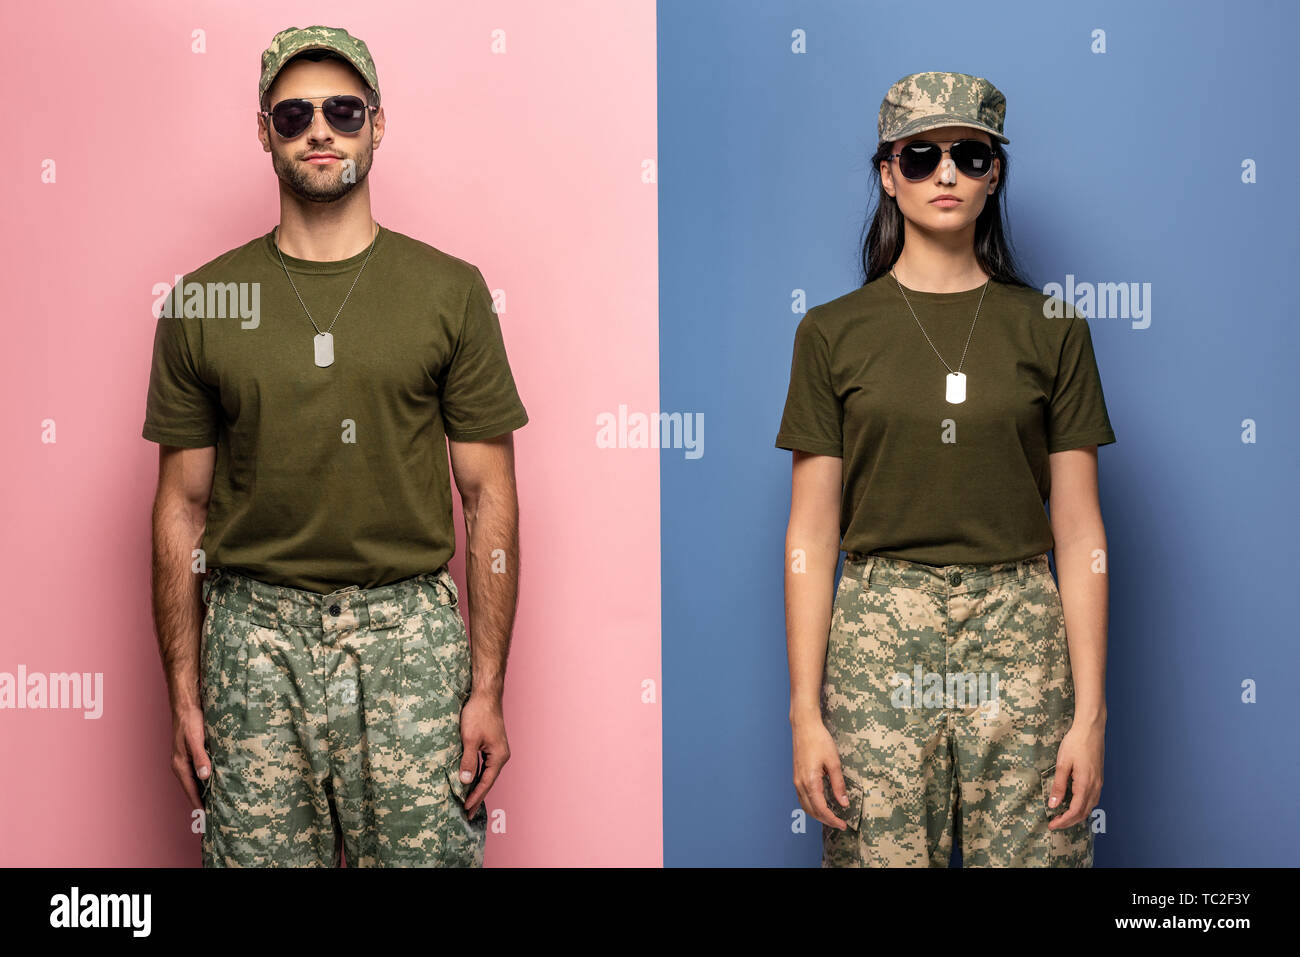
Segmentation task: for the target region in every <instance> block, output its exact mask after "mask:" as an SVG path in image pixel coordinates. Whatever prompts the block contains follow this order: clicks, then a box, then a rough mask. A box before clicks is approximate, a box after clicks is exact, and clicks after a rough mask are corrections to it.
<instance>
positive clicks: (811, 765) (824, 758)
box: [794, 719, 849, 831]
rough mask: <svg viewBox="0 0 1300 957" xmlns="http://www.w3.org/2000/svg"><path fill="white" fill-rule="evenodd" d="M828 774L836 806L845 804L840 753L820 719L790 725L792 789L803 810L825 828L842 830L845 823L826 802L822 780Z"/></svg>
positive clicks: (846, 795) (847, 796)
mask: <svg viewBox="0 0 1300 957" xmlns="http://www.w3.org/2000/svg"><path fill="white" fill-rule="evenodd" d="M826 775H830V779H831V790H832V792H833V793H834V794H835V798H836V800H838V801H839V802H840V805H841V806H843V807H847V806H848V803H849V795H848V791H846V790H845V788H844V775H843V774H842V773H841V771H840V753H839V750H838V749H837V748H836V747H835V739H834V738H832V737H831V733H830V732H829V731H827V730H826V725H824V724H823V723H822V722H821V720H820V719H816V720H814V719H809V720H807V721H803V722H796V723H795V725H794V788H795V791H796V792H797V793H798V795H799V803H800V804H801V805H803V809H804V811H805V812H807V813H808V814H811V815H812V816H813V817H814V818H816V819H817V820H819V821H821V822H822V823H823V824H825V825H826V826H827V827H833V828H835V829H836V830H840V831H843V830H845V828H846V827H847V825H846V824H845V823H844V822H843V821H841V820H840V819H839V818H838V817H836V816H835V814H834V813H833V812H832V811H831V809H830V807H828V806H827V804H826V797H825V793H824V787H823V785H822V779H823V777H824V776H826Z"/></svg>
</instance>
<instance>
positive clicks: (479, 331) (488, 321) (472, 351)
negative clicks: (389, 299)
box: [442, 268, 528, 442]
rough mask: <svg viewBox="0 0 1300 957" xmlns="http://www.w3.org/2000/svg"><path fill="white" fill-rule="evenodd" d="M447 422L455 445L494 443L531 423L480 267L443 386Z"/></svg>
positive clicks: (447, 427)
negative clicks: (496, 437) (503, 435)
mask: <svg viewBox="0 0 1300 957" xmlns="http://www.w3.org/2000/svg"><path fill="white" fill-rule="evenodd" d="M442 418H443V424H444V428H445V430H446V433H447V437H448V438H449V439H451V440H453V441H455V442H472V441H475V440H480V439H490V438H493V437H494V436H498V435H502V434H504V433H506V432H512V431H514V430H515V429H518V428H520V427H521V426H524V425H526V424H527V423H528V413H527V412H526V411H525V409H524V404H523V403H522V402H521V401H520V400H519V393H518V391H517V390H516V389H515V379H514V376H513V375H512V374H511V372H510V362H509V360H508V359H507V357H506V347H505V342H504V340H503V339H502V336H501V323H500V322H499V321H498V319H497V314H496V313H495V312H494V311H493V309H492V294H491V293H490V292H489V291H488V287H487V282H486V281H484V279H483V274H482V273H481V272H480V271H479V270H478V269H477V268H475V269H474V279H473V281H472V283H471V284H470V290H469V296H468V298H467V299H466V301H465V314H464V321H463V322H462V323H461V328H460V334H459V335H458V336H457V337H456V343H455V346H454V348H453V350H452V355H451V360H450V362H449V363H448V366H447V371H446V377H445V379H444V382H443V393H442Z"/></svg>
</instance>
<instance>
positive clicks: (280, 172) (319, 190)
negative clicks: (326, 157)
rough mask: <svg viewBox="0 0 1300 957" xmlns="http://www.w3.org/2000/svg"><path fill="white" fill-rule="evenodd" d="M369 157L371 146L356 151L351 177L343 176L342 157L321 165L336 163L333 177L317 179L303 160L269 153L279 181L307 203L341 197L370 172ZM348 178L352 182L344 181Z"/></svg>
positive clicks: (346, 164)
mask: <svg viewBox="0 0 1300 957" xmlns="http://www.w3.org/2000/svg"><path fill="white" fill-rule="evenodd" d="M329 152H332V151H329ZM373 157H374V151H373V150H371V149H366V151H365V152H364V153H361V154H359V155H358V156H357V157H356V160H355V162H356V168H355V170H354V173H353V175H351V176H348V175H347V166H348V160H347V158H346V157H345V158H344V159H341V160H339V161H338V162H336V163H330V164H328V165H327V166H325V167H323V168H324V169H327V170H328V169H330V168H331V167H335V166H337V167H338V174H337V178H326V177H320V178H317V176H316V175H315V174H313V172H312V170H309V169H306V168H305V167H307V166H310V164H308V163H303V162H301V161H299V160H297V159H295V158H294V157H293V156H292V155H289V154H281V153H276V152H272V153H271V165H272V166H273V167H274V168H275V174H276V175H277V176H279V177H280V182H282V183H284V184H285V185H286V186H288V187H289V189H290V191H292V192H293V194H294V195H295V196H297V197H299V198H300V199H305V200H307V201H308V202H310V203H332V202H335V201H336V200H340V199H342V198H343V197H344V196H346V195H347V194H348V193H350V192H352V190H354V189H356V188H357V187H358V186H359V185H361V184H362V183H364V182H365V181H366V177H367V176H369V175H370V163H371V160H372V158H373ZM315 168H316V167H313V169H315ZM348 179H351V180H352V182H347V180H348Z"/></svg>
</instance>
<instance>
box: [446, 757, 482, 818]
mask: <svg viewBox="0 0 1300 957" xmlns="http://www.w3.org/2000/svg"><path fill="white" fill-rule="evenodd" d="M447 783H448V784H449V785H450V786H451V793H452V795H453V796H454V797H455V798H456V803H457V804H459V805H460V807H461V810H462V811H464V809H465V799H466V798H467V797H469V792H470V790H471V789H472V788H473V787H474V782H473V781H471V782H470V783H469V784H466V783H465V782H464V781H462V780H461V779H460V764H459V763H457V764H450V765H448V766H447ZM469 820H470V822H471V823H478V822H480V821H482V822H486V820H487V802H486V801H480V802H479V805H478V807H477V808H475V810H474V813H473V815H471V816H470V817H469Z"/></svg>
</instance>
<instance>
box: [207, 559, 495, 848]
mask: <svg viewBox="0 0 1300 957" xmlns="http://www.w3.org/2000/svg"><path fill="white" fill-rule="evenodd" d="M203 599H204V601H205V602H206V603H207V605H208V607H207V612H206V614H205V616H204V620H203V647H202V659H201V664H200V667H201V671H202V689H203V690H202V701H203V723H204V729H205V732H206V737H207V749H208V755H209V757H210V758H211V759H212V772H213V773H212V775H211V777H209V778H208V780H207V781H206V782H205V784H204V789H203V800H204V808H205V818H206V821H205V824H206V827H205V831H204V835H203V864H204V866H208V867H212V866H227V867H306V866H338V864H339V863H340V861H341V857H342V854H343V852H344V850H346V854H347V863H348V866H350V867H385V866H387V867H393V866H399V867H400V866H461V867H472V866H481V865H482V863H483V846H484V841H485V836H486V833H487V826H486V821H487V811H486V808H485V807H484V806H483V805H480V806H479V808H478V810H477V813H476V814H475V815H474V817H473V819H470V818H468V817H467V815H466V813H465V806H464V799H465V796H466V794H467V793H468V791H469V786H468V785H465V784H463V783H461V781H460V777H459V768H460V759H461V755H462V752H463V748H462V744H461V738H460V710H461V706H462V705H463V704H464V702H465V700H466V699H467V698H468V697H469V691H470V669H471V665H470V652H469V644H468V640H467V636H466V632H465V625H464V622H463V621H462V620H461V617H460V614H459V612H458V611H457V607H456V606H457V601H458V593H457V589H456V584H455V582H454V581H453V580H452V578H451V575H450V574H449V573H448V572H447V568H446V566H445V565H444V566H443V567H441V568H439V569H438V570H437V571H435V572H430V573H428V574H424V575H419V576H416V577H414V578H408V579H405V580H404V581H399V582H395V583H393V584H390V585H385V586H382V587H379V588H372V589H368V590H363V589H360V588H358V587H357V586H355V585H353V586H349V587H347V588H343V589H340V590H338V591H335V592H333V593H331V594H328V595H319V594H316V593H314V592H309V591H300V590H298V589H295V588H286V587H282V586H278V585H270V584H266V583H264V582H260V581H256V580H254V579H251V578H247V577H245V576H243V575H240V574H237V573H235V572H234V571H233V570H230V569H220V568H218V569H212V570H211V571H210V572H209V574H208V578H207V580H206V581H205V582H204V584H203Z"/></svg>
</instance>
